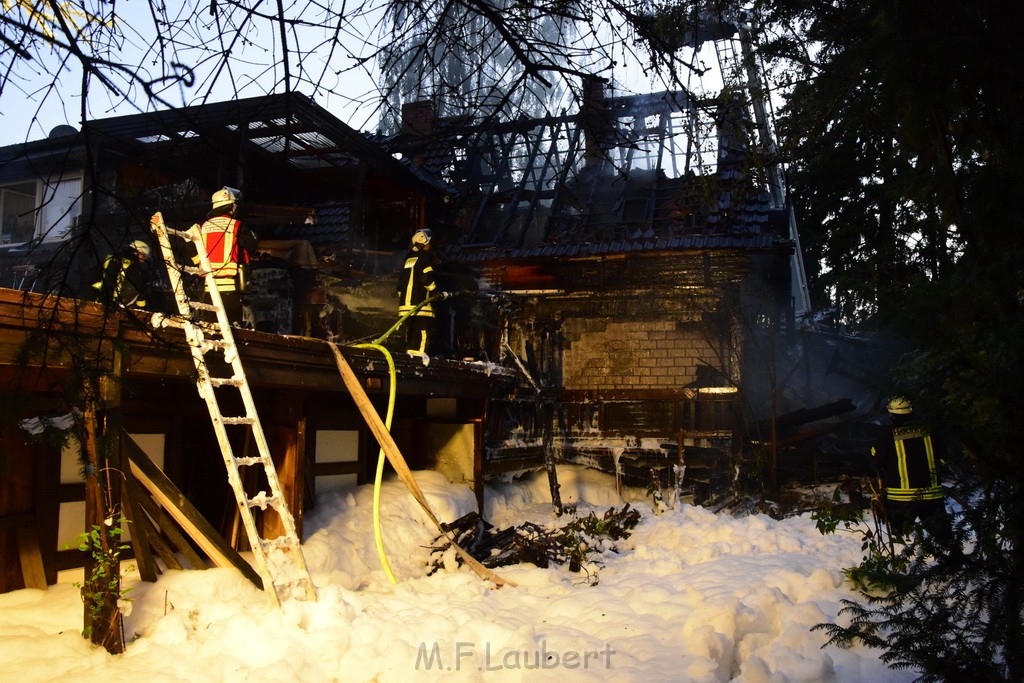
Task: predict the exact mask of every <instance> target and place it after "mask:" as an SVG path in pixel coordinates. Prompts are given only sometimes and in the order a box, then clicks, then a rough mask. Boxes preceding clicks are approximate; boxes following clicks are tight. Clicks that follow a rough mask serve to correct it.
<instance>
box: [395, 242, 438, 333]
mask: <svg viewBox="0 0 1024 683" xmlns="http://www.w3.org/2000/svg"><path fill="white" fill-rule="evenodd" d="M436 289H437V283H436V282H434V259H433V258H432V257H431V255H430V252H426V251H410V252H409V254H408V256H406V258H405V265H404V266H403V267H402V274H401V276H400V277H399V279H398V313H399V314H400V315H402V314H405V313H408V312H409V311H411V310H413V309H414V308H416V306H417V305H419V303H420V302H422V301H423V300H425V299H427V298H428V297H429V296H430V295H431V294H433V292H434V290H436ZM415 315H418V316H424V317H431V318H432V317H434V308H433V306H432V305H431V304H427V305H426V306H424V307H423V308H421V309H420V310H418V311H416V313H415Z"/></svg>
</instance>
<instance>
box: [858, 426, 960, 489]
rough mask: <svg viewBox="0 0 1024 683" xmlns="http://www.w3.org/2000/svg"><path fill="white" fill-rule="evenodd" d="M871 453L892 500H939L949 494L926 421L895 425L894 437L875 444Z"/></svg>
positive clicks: (893, 429)
mask: <svg viewBox="0 0 1024 683" xmlns="http://www.w3.org/2000/svg"><path fill="white" fill-rule="evenodd" d="M871 454H872V456H874V457H875V459H876V469H878V470H879V472H880V473H881V475H882V482H883V484H884V485H885V495H886V498H888V499H889V500H893V501H901V502H908V501H913V500H937V499H941V498H942V497H943V496H944V495H945V494H944V492H943V490H942V486H940V485H939V474H938V461H937V458H936V455H935V447H934V445H933V443H932V437H931V435H930V434H929V433H928V430H927V429H925V428H924V427H923V426H922V425H919V424H907V425H897V426H894V427H893V428H892V436H891V438H889V439H888V440H887V441H885V442H883V443H882V444H880V445H879V446H877V447H875V448H872V449H871Z"/></svg>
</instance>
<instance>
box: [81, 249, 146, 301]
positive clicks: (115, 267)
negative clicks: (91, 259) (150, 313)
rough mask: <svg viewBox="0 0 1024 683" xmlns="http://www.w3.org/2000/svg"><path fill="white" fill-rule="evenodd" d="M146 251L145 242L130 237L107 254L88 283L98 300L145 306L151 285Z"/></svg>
mask: <svg viewBox="0 0 1024 683" xmlns="http://www.w3.org/2000/svg"><path fill="white" fill-rule="evenodd" d="M150 253H151V252H150V248H149V245H148V244H146V243H145V242H143V241H142V240H134V241H132V242H130V243H128V244H127V245H126V246H125V247H124V248H123V249H121V250H120V253H113V254H110V255H109V256H107V257H106V258H105V259H104V260H103V269H102V271H101V272H100V276H99V279H98V280H96V281H95V282H93V283H92V287H93V289H95V290H96V293H97V295H98V298H99V300H100V301H102V302H104V303H107V304H118V305H120V306H126V307H129V308H143V309H144V308H146V307H147V306H148V305H149V303H150V302H149V301H148V295H149V293H150V291H151V290H152V288H153V273H152V271H151V270H150V267H149V265H150V260H149V257H150Z"/></svg>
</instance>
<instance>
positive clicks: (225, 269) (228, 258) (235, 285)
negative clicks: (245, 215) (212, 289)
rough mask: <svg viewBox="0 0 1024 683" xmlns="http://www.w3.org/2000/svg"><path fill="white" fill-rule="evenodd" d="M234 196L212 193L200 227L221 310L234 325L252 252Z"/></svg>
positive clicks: (251, 239) (230, 191)
mask: <svg viewBox="0 0 1024 683" xmlns="http://www.w3.org/2000/svg"><path fill="white" fill-rule="evenodd" d="M238 195H239V192H238V190H235V189H232V188H230V187H224V188H221V189H220V190H217V191H216V192H214V193H213V197H212V208H211V209H210V213H208V214H207V216H206V221H205V222H204V223H203V224H202V226H200V231H201V232H202V235H203V242H204V244H205V245H206V253H207V256H209V258H210V266H211V268H212V270H213V276H214V279H215V280H216V283H217V291H218V292H220V297H221V300H222V301H223V303H224V311H225V313H226V314H227V317H228V320H229V321H231V322H232V323H235V324H238V323H241V322H242V295H243V293H244V292H245V291H246V290H247V289H248V277H249V272H248V270H249V260H250V256H251V254H252V253H253V252H254V251H255V249H256V236H255V235H253V233H252V231H250V230H248V229H247V228H245V227H244V226H243V224H242V221H241V220H239V219H238V216H237V213H238ZM196 260H197V261H198V257H196Z"/></svg>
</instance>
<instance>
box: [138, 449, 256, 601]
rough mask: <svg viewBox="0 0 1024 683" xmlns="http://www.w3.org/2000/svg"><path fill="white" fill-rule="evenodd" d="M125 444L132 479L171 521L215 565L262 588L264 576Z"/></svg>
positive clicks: (145, 459) (145, 457) (157, 470)
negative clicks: (226, 568)
mask: <svg viewBox="0 0 1024 683" xmlns="http://www.w3.org/2000/svg"><path fill="white" fill-rule="evenodd" d="M125 446H126V447H127V450H128V460H129V462H130V464H131V470H132V474H133V475H134V476H135V479H136V480H137V481H138V482H139V483H140V484H141V485H142V486H143V487H144V488H145V489H146V490H147V491H149V493H150V494H152V495H153V497H154V498H155V499H156V501H157V502H158V503H160V505H161V506H162V507H163V508H164V509H165V510H166V511H167V513H168V514H169V515H170V516H171V517H172V518H173V519H174V521H176V522H177V523H178V524H180V525H181V528H182V529H184V530H185V533H187V534H188V535H189V536H190V537H191V538H192V540H194V541H195V542H196V543H197V544H198V545H199V547H200V548H201V549H202V550H203V552H205V553H206V554H207V556H208V557H209V558H210V559H211V560H212V561H213V563H214V564H215V565H216V566H218V567H234V568H235V569H237V570H239V571H240V572H242V575H243V576H245V578H247V579H249V580H250V581H252V582H253V584H255V585H256V586H257V587H259V588H260V589H262V588H263V579H262V578H260V575H259V574H258V573H257V572H256V570H255V569H253V568H252V565H250V564H249V563H248V562H246V561H245V559H243V558H242V556H241V555H239V554H238V553H237V552H236V551H235V550H234V549H232V548H231V547H230V546H229V545H228V544H227V542H226V541H225V540H224V537H223V536H221V535H220V534H219V533H218V532H217V530H216V529H214V528H213V526H212V525H211V524H210V523H209V522H208V521H207V520H206V518H205V517H203V515H202V514H201V513H200V512H199V511H198V510H197V509H196V508H195V506H194V505H192V503H190V502H189V501H188V499H187V498H185V495H184V494H183V493H182V492H181V491H180V490H178V487H177V486H175V485H174V482H172V481H171V480H170V479H168V478H167V475H165V474H164V473H163V472H161V471H160V468H159V467H157V466H156V464H155V463H154V462H153V461H152V460H150V459H149V456H148V455H146V453H145V452H144V451H143V450H142V449H141V448H140V447H139V445H138V444H137V443H135V440H134V439H132V438H131V437H128V438H126V439H125Z"/></svg>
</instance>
